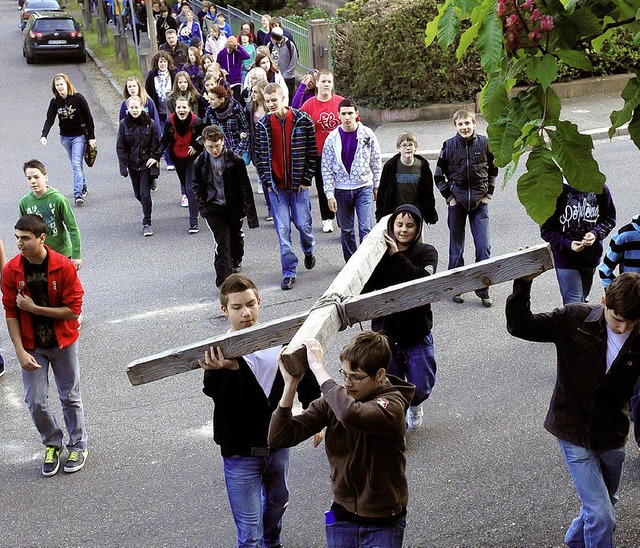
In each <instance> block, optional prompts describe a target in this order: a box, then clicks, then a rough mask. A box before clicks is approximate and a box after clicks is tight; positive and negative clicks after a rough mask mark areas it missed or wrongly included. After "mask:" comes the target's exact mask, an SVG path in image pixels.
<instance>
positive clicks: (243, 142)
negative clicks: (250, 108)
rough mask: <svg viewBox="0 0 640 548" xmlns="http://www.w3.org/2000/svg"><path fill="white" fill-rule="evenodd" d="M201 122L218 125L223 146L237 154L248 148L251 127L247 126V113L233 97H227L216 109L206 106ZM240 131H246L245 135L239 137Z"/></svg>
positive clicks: (207, 124)
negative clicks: (222, 136)
mask: <svg viewBox="0 0 640 548" xmlns="http://www.w3.org/2000/svg"><path fill="white" fill-rule="evenodd" d="M203 122H204V125H205V126H212V125H216V126H218V127H219V128H220V129H221V130H222V134H223V135H224V144H225V146H226V147H227V148H229V149H230V150H232V151H233V152H235V153H236V154H237V155H238V156H242V155H243V154H244V153H245V152H246V151H247V150H249V140H250V138H251V127H249V120H248V119H247V113H246V110H245V108H244V107H243V106H242V105H241V104H240V103H239V102H238V101H236V100H235V99H234V98H233V97H229V98H228V99H227V100H226V102H225V104H224V105H221V106H220V107H218V108H216V109H214V108H211V106H208V107H207V110H206V111H205V115H204V120H203ZM241 133H246V134H247V136H246V137H245V138H244V139H241V138H240V134H241Z"/></svg>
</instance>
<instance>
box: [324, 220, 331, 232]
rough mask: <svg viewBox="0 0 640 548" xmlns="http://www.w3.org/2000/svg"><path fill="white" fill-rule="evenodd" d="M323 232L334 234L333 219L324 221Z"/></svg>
mask: <svg viewBox="0 0 640 548" xmlns="http://www.w3.org/2000/svg"><path fill="white" fill-rule="evenodd" d="M322 232H333V221H332V220H331V219H325V220H324V221H322Z"/></svg>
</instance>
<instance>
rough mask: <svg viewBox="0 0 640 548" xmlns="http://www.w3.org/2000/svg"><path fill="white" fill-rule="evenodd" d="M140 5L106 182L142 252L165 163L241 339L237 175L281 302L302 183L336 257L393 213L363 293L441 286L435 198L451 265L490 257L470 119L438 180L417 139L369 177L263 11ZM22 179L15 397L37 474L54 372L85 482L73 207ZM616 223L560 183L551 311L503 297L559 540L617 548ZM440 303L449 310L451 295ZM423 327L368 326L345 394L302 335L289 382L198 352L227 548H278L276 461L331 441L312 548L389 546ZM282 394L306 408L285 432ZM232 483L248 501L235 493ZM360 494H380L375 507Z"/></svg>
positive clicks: (263, 366) (310, 250) (428, 367)
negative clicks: (113, 163) (203, 230)
mask: <svg viewBox="0 0 640 548" xmlns="http://www.w3.org/2000/svg"><path fill="white" fill-rule="evenodd" d="M153 9H154V13H157V31H158V37H159V40H160V37H162V40H161V47H160V51H158V53H157V54H156V55H155V56H154V57H153V60H152V66H151V70H150V71H149V73H148V75H147V76H146V78H145V79H144V82H143V81H142V80H141V79H139V78H137V77H134V76H132V77H129V78H127V80H126V81H125V82H124V86H123V90H124V91H123V101H122V104H121V106H120V111H119V119H120V124H119V128H118V136H117V143H116V151H115V154H116V156H117V160H118V165H119V171H120V175H121V176H122V177H128V178H129V179H130V181H131V186H132V189H133V195H134V197H135V199H136V200H137V202H139V203H140V206H141V209H142V221H141V226H142V229H141V234H142V236H143V237H145V238H147V237H150V236H153V234H154V230H153V227H154V226H155V225H154V223H153V222H152V210H153V192H154V190H155V189H156V187H157V179H158V177H159V174H160V165H161V161H162V158H163V157H164V159H165V165H166V170H167V171H170V172H175V173H176V175H177V177H178V181H179V192H176V197H178V196H179V198H180V199H179V201H178V200H176V202H177V203H179V204H180V206H182V207H185V208H187V209H188V230H187V232H188V233H189V234H195V233H198V232H199V229H200V225H199V219H200V218H202V219H204V220H205V221H206V224H207V226H208V228H209V230H210V232H211V234H212V237H213V240H214V244H215V246H214V256H215V257H214V270H215V285H216V287H218V288H219V295H220V304H221V308H222V311H223V312H224V314H225V315H226V316H227V317H228V319H229V322H230V329H231V331H236V330H239V329H244V328H247V327H250V326H252V325H254V324H255V323H256V322H257V320H258V309H259V305H260V297H259V291H258V288H257V287H256V286H255V284H254V283H253V282H252V281H251V279H250V278H248V277H246V276H244V275H243V274H241V272H242V271H243V267H244V265H243V259H244V232H243V222H244V219H245V218H247V223H248V226H249V228H250V229H253V228H257V227H258V226H259V223H260V219H259V215H258V208H257V207H256V203H255V198H254V192H253V188H252V185H251V177H250V174H251V171H252V170H255V174H256V178H257V180H258V194H262V195H263V197H264V200H265V207H266V213H267V214H266V216H265V217H264V221H266V222H273V226H274V230H275V233H276V235H277V238H278V244H279V256H280V263H281V278H280V280H281V282H280V287H281V289H282V290H283V291H289V290H291V289H293V287H294V284H295V283H296V280H297V269H298V264H299V257H298V254H297V252H296V245H294V242H293V237H292V225H293V227H295V229H296V230H297V232H298V237H299V244H300V249H301V252H302V257H301V258H302V262H303V265H304V268H305V269H307V270H311V269H313V268H314V267H315V266H316V250H317V241H316V238H315V234H314V224H313V220H312V213H311V212H312V205H311V197H310V192H309V189H310V187H311V186H312V185H314V183H315V188H316V193H317V199H318V206H319V211H320V216H321V218H320V221H321V223H320V227H321V230H322V232H323V233H331V232H333V231H334V230H335V228H336V227H335V226H334V222H337V228H338V229H339V231H340V242H341V248H342V255H343V258H344V261H345V262H347V261H349V260H350V259H351V257H352V256H353V254H354V253H355V252H356V250H357V248H358V246H359V244H361V243H362V241H363V240H364V238H365V237H366V236H367V234H368V233H369V232H370V231H371V230H372V228H373V226H374V223H375V221H376V220H377V221H379V220H381V219H382V218H384V217H386V216H388V219H387V230H386V232H385V235H384V238H385V242H386V245H387V252H386V253H385V255H384V256H383V258H382V259H381V260H380V262H379V264H378V265H377V267H376V268H375V270H374V272H373V274H372V276H371V278H370V279H369V281H368V282H367V284H366V285H365V287H364V290H363V291H364V292H368V291H375V290H378V289H382V288H386V287H388V286H391V285H395V284H399V283H403V282H407V281H411V280H416V279H419V278H423V277H426V276H430V275H432V274H434V273H435V271H436V269H437V265H438V250H437V248H436V246H434V245H433V244H434V242H425V241H424V239H425V231H424V229H423V228H424V226H425V225H428V224H435V223H437V222H438V214H437V212H436V195H435V194H436V193H435V190H438V191H439V192H440V194H441V196H442V199H444V200H445V201H446V204H447V224H448V228H449V248H448V268H449V269H453V268H457V267H460V266H463V265H464V257H463V252H464V249H465V234H466V224H467V220H468V222H469V227H470V231H471V234H472V237H473V241H474V247H475V260H476V261H482V260H484V259H488V258H489V257H490V255H491V245H490V227H489V218H490V217H489V204H490V201H491V199H492V196H493V192H494V188H495V180H496V177H497V174H498V169H497V168H496V166H495V165H494V162H493V155H492V153H491V151H490V150H489V145H488V140H487V138H486V137H485V136H483V135H480V134H478V133H477V132H476V130H475V126H476V118H475V113H473V112H470V111H467V110H460V111H457V112H456V113H455V114H454V116H453V126H454V128H453V131H454V134H453V136H452V137H451V138H450V139H448V140H446V141H445V142H444V143H443V145H442V149H441V152H440V155H439V158H438V160H437V163H436V165H435V167H434V171H433V172H432V170H431V166H430V164H429V161H428V160H427V159H426V158H424V157H422V156H420V155H418V154H417V153H416V152H417V150H418V141H417V138H416V136H415V135H414V134H412V133H411V132H402V133H401V134H400V135H399V136H398V138H397V143H396V147H397V153H396V154H395V155H394V156H393V157H392V158H390V159H389V160H388V161H387V162H386V163H385V164H384V165H383V162H382V156H381V151H380V146H379V143H378V139H377V137H376V134H375V132H374V131H373V130H372V129H371V128H369V127H367V126H366V125H365V124H364V123H363V122H362V121H361V120H360V112H359V108H358V105H357V103H356V101H354V100H353V99H352V98H348V97H347V98H345V97H343V96H341V95H338V94H337V93H336V92H335V90H334V87H335V82H334V76H333V74H332V72H331V71H330V70H328V69H321V70H317V71H309V72H308V73H307V74H305V75H304V76H303V77H302V78H301V79H300V82H299V83H298V84H297V85H296V80H295V75H294V69H295V67H296V65H297V48H296V46H295V43H294V42H293V39H292V37H291V36H290V35H287V32H286V30H285V29H283V28H282V26H281V23H280V22H279V21H278V20H277V18H270V17H269V16H266V15H265V16H264V17H263V18H262V28H261V29H258V31H257V32H256V31H255V29H254V27H253V24H252V23H250V22H245V23H243V24H242V25H241V29H240V34H239V35H238V36H234V35H233V34H232V33H231V28H230V27H229V25H228V23H227V22H226V20H225V17H224V15H223V14H221V13H218V12H217V10H216V6H215V5H213V4H209V3H208V2H204V3H203V5H202V10H201V11H200V13H197V14H196V13H194V12H193V11H192V9H191V7H190V5H189V3H188V2H187V1H186V0H183V2H181V3H179V4H177V9H176V11H175V13H173V14H170V13H169V8H168V7H167V6H166V5H164V3H163V2H162V1H159V2H154V3H153ZM292 67H293V68H292ZM51 92H52V94H53V98H52V99H51V101H50V103H49V106H48V108H47V111H46V116H45V122H44V126H43V129H42V134H41V139H40V142H41V144H42V145H45V146H46V145H47V144H48V136H49V133H50V131H51V129H52V127H53V125H54V123H55V121H56V118H57V120H58V126H59V131H60V142H61V144H62V146H63V147H64V149H65V151H66V152H67V155H68V157H69V160H70V162H71V167H72V173H73V185H72V192H73V203H74V204H75V205H76V206H77V207H81V206H83V204H84V203H85V200H86V199H89V198H90V197H88V193H89V186H88V184H87V180H86V176H85V173H84V168H83V158H84V154H85V149H86V148H87V147H88V146H89V147H95V146H96V136H95V124H94V121H93V117H92V114H91V109H90V107H89V104H88V103H87V101H86V99H85V98H84V96H83V95H82V94H81V93H80V92H78V90H77V89H76V87H75V86H74V85H73V83H72V82H71V80H70V79H69V77H68V76H67V75H66V74H64V73H58V74H55V75H54V77H53V78H52V81H51ZM250 166H253V167H250ZM23 170H24V174H25V177H26V181H27V184H28V188H29V192H28V193H27V194H26V195H25V196H24V197H23V199H22V200H21V201H20V204H19V208H18V209H19V214H20V220H19V221H18V223H17V224H16V225H15V231H16V239H17V242H18V249H19V251H20V253H19V254H18V255H17V256H16V257H14V258H13V259H11V260H10V261H9V262H7V261H6V257H5V253H4V248H3V247H2V245H1V242H0V263H1V264H0V266H2V267H3V275H2V293H3V295H2V300H3V306H4V308H5V313H6V319H7V325H8V328H9V334H10V337H11V340H12V342H13V345H14V348H15V351H16V355H17V357H18V361H19V362H20V365H21V367H22V376H23V382H24V387H25V394H26V397H25V401H26V403H27V406H28V409H29V411H30V413H31V416H32V419H33V422H34V425H35V426H36V429H37V430H38V432H39V434H40V437H41V440H42V443H43V444H44V445H45V447H46V449H45V457H44V460H43V464H42V474H43V475H45V476H53V475H55V474H56V473H57V471H58V469H59V467H60V454H61V451H62V445H63V438H64V435H63V431H62V429H61V428H60V426H59V425H58V423H57V421H56V419H55V417H54V415H53V413H52V412H51V410H50V409H49V408H48V406H47V399H48V371H49V368H51V369H52V371H53V375H54V378H55V381H56V384H57V386H58V393H59V397H60V401H61V405H62V408H63V415H64V422H65V426H66V428H67V431H68V440H67V449H68V453H69V454H68V456H67V460H66V463H65V465H64V471H65V472H67V473H74V472H77V471H78V470H80V469H82V468H83V467H84V465H85V462H86V459H87V456H88V450H87V433H86V430H85V427H84V414H83V408H82V400H81V397H80V390H79V382H78V378H79V364H78V357H77V352H78V348H77V340H78V334H79V329H80V325H81V310H82V298H83V289H82V285H81V283H80V280H79V278H78V275H77V271H78V270H79V269H80V268H81V267H82V264H83V263H82V253H81V238H80V230H79V228H78V224H77V223H76V220H75V216H74V213H73V209H72V207H71V204H70V203H69V201H68V200H67V198H66V197H65V196H64V195H63V193H61V192H59V191H58V190H56V189H55V188H52V187H50V186H49V185H48V177H47V169H46V167H45V166H44V164H42V162H40V161H39V160H36V159H33V160H29V161H27V162H25V163H24V166H23ZM615 224H616V210H615V206H614V203H613V199H612V196H611V192H610V190H609V188H608V187H607V186H606V185H605V187H604V189H603V191H602V192H601V193H594V192H583V191H579V190H577V189H575V188H573V187H571V186H569V185H568V184H566V183H565V184H564V186H563V191H562V193H561V194H560V196H559V197H558V199H557V207H556V211H555V213H554V214H553V215H552V216H551V217H550V218H549V219H548V220H547V222H546V223H544V225H543V226H542V227H541V237H542V238H543V239H544V240H546V241H548V242H549V243H550V244H551V249H552V251H553V255H554V259H555V272H556V276H557V279H558V284H559V289H560V293H561V296H562V302H563V305H564V306H563V308H559V309H557V310H555V311H553V312H551V313H548V314H532V313H531V311H530V298H529V296H530V290H531V284H532V280H533V277H528V278H523V279H519V280H516V281H515V283H514V291H513V294H512V295H511V296H510V297H509V299H508V302H507V324H508V329H509V332H510V333H511V334H513V335H514V336H516V337H520V338H523V339H526V340H531V341H539V342H552V343H554V344H555V345H556V346H557V348H558V358H557V359H558V362H557V368H558V369H557V370H558V373H557V380H556V390H555V392H554V395H553V397H552V400H551V404H550V410H549V415H548V417H547V420H546V422H545V427H546V428H547V430H549V431H550V432H551V433H552V434H553V435H554V436H556V437H557V438H558V443H559V445H560V448H561V451H562V453H563V456H564V458H565V461H566V463H567V466H568V468H569V471H570V473H571V476H572V478H573V480H574V484H575V486H576V490H577V491H578V495H579V496H580V499H581V502H582V507H581V510H580V514H579V516H578V517H577V518H576V519H575V520H574V522H573V523H572V524H571V526H570V528H569V530H568V531H567V534H566V537H565V543H566V544H567V545H569V546H610V545H611V539H612V536H613V530H614V527H615V512H614V504H615V502H616V500H617V498H616V497H617V491H618V487H619V483H620V476H621V471H622V462H623V461H624V445H625V442H626V436H627V432H628V430H629V425H630V423H629V414H628V412H627V407H628V405H629V402H630V403H631V405H632V417H633V422H634V428H635V432H634V434H635V438H636V440H637V442H638V444H639V445H640V426H639V425H638V424H639V423H640V383H638V377H639V376H640V360H638V359H637V357H636V356H637V355H640V354H638V351H640V339H639V338H638V335H639V334H638V323H639V322H640V275H639V274H637V273H638V272H640V257H639V256H638V245H637V242H638V241H639V240H640V221H639V220H638V218H637V217H636V218H634V219H633V220H632V222H631V223H630V224H628V225H625V226H623V227H622V228H621V229H620V230H619V232H618V234H617V235H616V236H615V237H614V238H613V239H612V241H611V244H610V246H609V249H608V251H607V252H606V255H605V257H604V260H602V256H603V253H604V248H603V241H604V240H605V238H606V237H607V236H608V235H609V234H610V233H611V231H612V230H613V228H614V227H615ZM5 263H6V264H5ZM616 268H618V269H619V272H620V275H618V276H617V277H616V276H615V274H614V272H615V270H616ZM596 269H598V272H599V276H600V278H601V280H602V284H603V287H604V288H605V296H604V297H602V300H601V303H600V304H598V305H596V306H593V305H587V304H586V301H587V299H588V296H589V293H590V290H591V283H592V280H593V278H594V275H595V273H596ZM476 295H477V296H478V297H479V299H480V302H481V303H482V305H483V306H484V307H486V308H489V307H491V306H492V305H493V300H492V298H491V296H490V294H489V290H488V288H483V289H479V290H478V291H476ZM452 300H453V302H455V303H457V304H462V303H464V297H463V295H462V294H457V295H455V296H454V297H453V299H452ZM432 327H433V313H432V310H431V306H430V305H428V304H427V305H423V306H421V307H418V308H416V309H413V310H407V311H403V312H399V313H396V314H393V315H389V316H384V315H380V317H379V318H376V319H374V320H373V321H372V324H371V330H372V332H366V333H362V334H359V335H358V336H356V337H355V338H354V339H353V340H352V341H351V342H350V343H349V344H348V345H347V346H346V347H345V348H344V349H343V351H342V353H341V356H340V359H341V362H342V369H341V370H340V373H341V376H342V381H343V382H342V383H341V384H339V383H338V382H336V381H335V380H334V379H332V378H331V375H330V374H329V373H328V372H327V370H326V369H325V367H324V361H323V359H324V358H323V352H322V349H321V347H320V345H319V343H318V342H317V341H315V340H308V341H306V342H305V346H306V352H307V358H308V363H309V366H310V370H309V372H307V373H306V375H304V376H301V377H295V376H293V375H291V374H290V373H289V372H288V371H287V370H286V368H285V367H284V365H283V363H282V360H281V357H280V349H279V348H271V349H265V350H263V351H259V352H256V353H254V354H251V355H247V356H243V357H240V358H235V359H226V358H225V357H224V356H223V355H222V352H221V351H220V349H218V348H211V349H210V350H209V351H207V352H206V353H205V355H204V356H203V359H202V360H200V365H201V367H202V368H203V369H204V370H205V377H204V392H205V394H206V395H207V396H210V397H211V398H212V399H213V400H214V402H215V409H214V440H215V441H216V443H217V444H218V445H220V447H221V453H222V457H223V459H224V473H225V477H226V485H227V492H228V496H229V502H230V505H231V509H232V513H233V517H234V520H235V523H236V526H237V530H238V545H239V546H254V545H255V546H265V545H266V546H279V545H281V544H280V542H281V540H280V534H281V528H282V516H283V514H284V512H285V509H286V506H287V504H288V491H287V488H286V477H287V470H288V459H289V449H288V448H289V447H291V446H293V445H296V444H297V443H299V442H301V441H302V440H304V439H306V438H309V437H312V436H315V439H316V442H317V443H319V442H320V441H321V440H322V438H323V437H324V438H325V442H326V447H327V449H326V452H327V456H328V458H329V461H330V465H331V467H332V480H331V483H332V487H333V492H334V502H333V504H332V506H331V509H330V511H328V512H326V527H327V543H328V545H329V546H357V545H360V544H358V542H361V539H363V538H366V539H368V542H371V543H372V544H370V545H381V546H401V545H402V539H403V533H404V528H405V524H406V515H407V508H406V506H407V501H408V486H407V481H406V477H405V458H404V451H405V435H406V432H407V429H413V428H419V427H420V426H421V425H422V424H423V420H424V419H423V417H424V411H423V407H422V406H423V403H424V402H425V401H426V400H427V399H428V398H429V396H430V395H431V393H432V390H433V388H434V385H435V381H436V369H437V367H436V359H435V351H434V340H433V334H432ZM623 362H624V363H623ZM3 373H4V362H3V361H2V358H1V357H0V376H1V375H2V374H3ZM636 383H638V384H637V385H636ZM634 387H635V388H634ZM296 393H297V394H298V396H299V397H300V401H301V402H302V404H303V406H304V408H305V411H304V412H303V413H302V414H301V415H298V416H295V417H294V416H292V414H291V406H292V404H293V398H294V396H295V394H296ZM356 404H357V405H356ZM230 422H231V423H232V424H233V427H229V423H230ZM323 432H324V434H323ZM380 455H383V456H384V458H381V457H380ZM354 459H355V461H357V466H354V464H353V463H354ZM585 463H586V464H585ZM248 478H250V479H251V480H253V485H254V488H252V489H249V488H244V487H242V486H243V485H245V484H246V481H247V480H248ZM374 481H375V482H376V484H378V487H379V489H378V491H377V492H376V493H375V494H374V493H373V492H372V491H370V490H369V489H370V484H371V483H372V482H374ZM354 501H359V504H358V503H357V502H354ZM265 508H267V509H268V511H267V509H265ZM358 539H360V540H358ZM594 539H596V540H594ZM375 543H378V544H375ZM366 545H369V544H366Z"/></svg>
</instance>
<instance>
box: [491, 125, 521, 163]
mask: <svg viewBox="0 0 640 548" xmlns="http://www.w3.org/2000/svg"><path fill="white" fill-rule="evenodd" d="M487 136H488V137H489V149H490V150H491V152H492V153H493V156H494V160H493V161H494V163H495V164H496V165H497V166H498V167H504V166H506V165H507V164H508V163H509V162H511V160H512V159H513V154H514V145H515V143H516V141H517V140H518V138H519V137H520V126H518V125H517V124H515V123H514V122H513V120H512V119H511V118H510V117H509V116H505V117H504V118H501V119H500V121H498V122H495V123H493V124H489V126H488V127H487Z"/></svg>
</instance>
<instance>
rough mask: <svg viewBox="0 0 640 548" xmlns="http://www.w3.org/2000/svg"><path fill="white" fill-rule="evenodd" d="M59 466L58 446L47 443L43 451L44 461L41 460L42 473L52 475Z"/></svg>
mask: <svg viewBox="0 0 640 548" xmlns="http://www.w3.org/2000/svg"><path fill="white" fill-rule="evenodd" d="M59 468H60V448H59V447H53V446H51V445H48V446H47V448H46V449H45V451H44V461H43V462H42V475H43V476H46V477H49V476H54V475H55V474H56V472H57V471H58V469H59Z"/></svg>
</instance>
